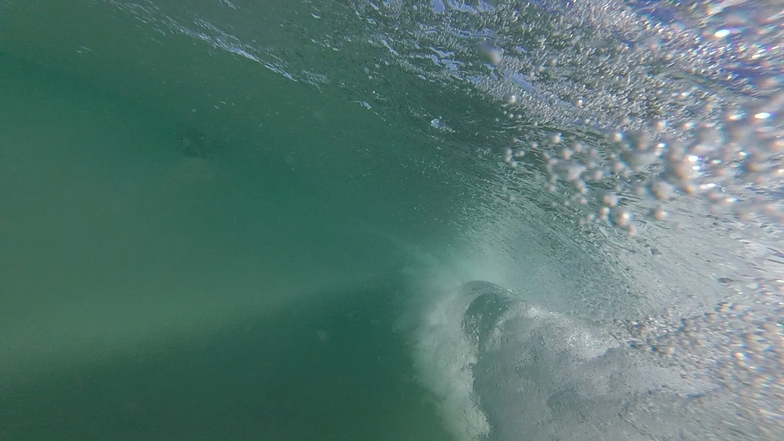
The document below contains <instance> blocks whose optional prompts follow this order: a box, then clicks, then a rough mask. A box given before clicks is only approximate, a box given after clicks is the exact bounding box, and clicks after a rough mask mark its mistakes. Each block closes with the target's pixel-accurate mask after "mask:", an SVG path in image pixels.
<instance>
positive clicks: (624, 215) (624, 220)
mask: <svg viewBox="0 0 784 441" xmlns="http://www.w3.org/2000/svg"><path fill="white" fill-rule="evenodd" d="M611 219H612V222H613V224H615V226H617V227H626V226H628V225H629V223H630V222H631V220H632V215H631V213H629V212H628V211H627V210H625V209H623V208H616V209H614V210H612V213H611Z"/></svg>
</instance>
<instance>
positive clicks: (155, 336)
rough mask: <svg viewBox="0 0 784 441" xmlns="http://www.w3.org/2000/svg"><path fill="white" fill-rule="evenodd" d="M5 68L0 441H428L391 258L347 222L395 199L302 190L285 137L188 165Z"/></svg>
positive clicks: (163, 128) (23, 70)
mask: <svg viewBox="0 0 784 441" xmlns="http://www.w3.org/2000/svg"><path fill="white" fill-rule="evenodd" d="M1 66H2V67H0V69H1V71H2V75H0V78H2V100H3V105H2V112H1V113H0V127H2V128H3V129H2V139H0V146H2V150H1V151H2V162H0V188H1V189H2V190H0V197H1V199H2V209H1V210H0V212H1V213H2V215H1V216H0V219H2V220H1V221H0V222H1V223H2V230H3V234H2V237H3V239H2V246H1V247H0V262H2V265H0V292H2V293H3V295H2V297H0V332H2V336H3V340H2V341H3V345H2V358H1V359H0V388H2V389H1V390H2V394H0V421H1V423H0V436H2V439H13V440H22V439H30V440H34V439H183V440H185V439H292V440H294V439H407V438H406V437H411V436H414V437H416V438H419V439H425V438H426V439H444V434H443V432H442V429H440V425H439V423H438V421H437V419H436V416H435V413H434V410H433V407H432V404H431V403H430V402H429V401H428V399H427V395H426V394H425V393H424V392H423V390H421V388H420V386H418V385H417V384H415V382H413V381H412V378H413V373H412V372H411V370H412V368H411V366H410V363H409V362H408V356H407V354H406V352H405V347H404V344H403V341H402V340H401V338H400V336H399V335H397V334H395V333H394V332H393V328H394V326H393V322H394V320H395V319H396V317H395V314H397V312H395V311H396V309H395V305H394V304H393V302H394V301H395V299H396V298H397V296H396V293H398V292H399V291H400V290H401V289H402V287H401V286H400V284H399V282H395V279H393V278H392V277H391V276H393V275H394V274H395V273H396V271H397V269H398V268H397V266H398V265H399V264H400V261H401V256H400V254H399V253H398V252H397V251H396V250H395V249H393V248H392V247H391V246H390V245H388V244H386V245H385V244H384V243H383V241H381V240H379V239H378V238H376V237H372V236H371V234H370V233H362V232H361V231H358V229H357V225H362V224H360V223H356V224H355V225H353V226H352V225H350V224H349V223H347V220H350V219H353V218H357V219H361V218H362V217H363V216H364V217H365V219H367V218H368V216H370V219H373V218H372V216H373V215H374V214H368V213H367V211H366V210H367V206H356V205H355V204H356V198H357V196H356V195H352V194H350V192H351V191H352V189H353V191H357V192H359V193H360V195H361V197H365V198H370V199H372V198H374V197H385V196H388V197H396V196H395V195H383V192H384V190H383V189H380V190H379V189H376V190H375V191H379V192H381V193H382V195H374V194H372V192H370V191H368V192H363V191H362V189H361V185H359V184H358V185H356V186H350V187H344V186H343V185H345V184H343V183H342V182H343V180H345V179H351V177H348V176H336V177H335V179H334V180H323V181H321V182H322V185H317V182H319V181H318V180H319V179H323V178H320V177H319V176H318V172H315V173H312V169H311V168H312V167H313V166H312V165H303V164H301V163H300V162H298V161H288V162H287V161H286V160H285V157H284V158H281V155H282V154H281V153H280V152H287V151H291V150H298V149H300V148H301V145H302V143H311V142H315V141H316V139H314V138H311V137H309V136H308V135H306V134H303V133H301V132H298V133H297V134H296V136H294V135H291V136H289V137H288V138H282V139H281V138H279V137H278V138H275V137H273V138H274V139H275V141H272V140H271V139H269V138H264V139H259V140H258V143H259V144H260V145H263V146H265V148H266V149H267V150H272V153H269V151H267V152H264V151H262V150H258V151H257V150H255V149H245V150H243V149H242V148H234V145H232V144H231V142H230V141H223V140H222V141H220V144H221V154H220V155H219V156H217V157H215V158H200V157H188V156H187V155H185V154H183V152H182V149H183V147H182V143H181V142H179V141H178V136H179V135H178V130H180V127H179V126H180V125H181V123H179V122H174V121H173V120H170V119H169V118H167V117H166V116H163V115H161V114H160V113H156V112H155V110H152V109H150V108H148V107H145V106H143V105H139V104H135V103H132V102H129V101H127V100H126V99H123V98H121V97H120V96H118V95H115V94H112V93H110V92H106V91H103V90H100V89H95V88H93V87H91V86H90V85H88V84H85V83H83V82H80V81H78V80H75V79H73V78H71V77H68V76H65V75H62V74H59V73H56V72H53V71H50V70H46V69H43V68H40V67H38V66H33V65H31V64H29V63H27V62H24V61H20V60H19V59H16V58H13V57H10V56H7V55H4V56H2V63H1ZM337 129H339V127H338V128H337ZM312 130H313V129H312ZM327 130H328V128H322V129H321V131H320V133H319V136H330V135H332V136H339V135H338V134H336V133H334V132H328V131H327ZM287 143H288V144H287ZM320 145H321V147H320V148H321V149H337V148H339V147H340V146H338V145H330V144H325V143H323V142H322V143H320ZM344 147H345V146H344ZM283 155H284V156H285V153H284V154H283ZM357 173H358V174H361V173H363V172H362V171H361V170H360V171H358V172H357ZM314 175H315V176H314ZM354 179H355V180H356V181H357V182H358V183H361V182H362V181H361V180H362V177H361V176H357V177H356V178H354ZM325 185H326V186H330V187H326V186H325ZM397 196H398V197H399V196H400V195H399V194H398V195H397ZM360 205H362V204H360ZM371 206H372V205H371ZM375 215H378V214H377V213H376V214H375ZM397 306H398V308H399V305H397Z"/></svg>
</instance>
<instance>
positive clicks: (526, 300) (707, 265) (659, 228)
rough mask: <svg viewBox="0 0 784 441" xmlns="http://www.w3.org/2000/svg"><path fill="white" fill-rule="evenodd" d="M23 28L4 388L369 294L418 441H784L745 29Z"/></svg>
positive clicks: (421, 19)
mask: <svg viewBox="0 0 784 441" xmlns="http://www.w3.org/2000/svg"><path fill="white" fill-rule="evenodd" d="M49 3H51V4H46V5H43V2H25V1H21V0H0V12H1V13H0V56H2V58H0V60H5V61H7V62H4V63H3V68H7V69H8V70H9V72H10V71H11V70H14V69H16V70H15V71H14V72H15V73H13V74H11V73H9V74H8V75H7V76H5V75H4V76H3V78H7V79H10V78H14V80H13V81H15V84H23V85H24V88H22V86H20V88H19V89H18V90H17V91H16V92H15V94H13V95H12V94H8V95H7V96H5V97H0V99H5V100H6V101H7V103H8V105H5V106H3V108H5V109H28V110H25V111H22V110H20V111H18V112H17V111H13V112H12V111H7V112H5V113H0V116H1V117H3V118H5V119H3V120H2V121H5V122H6V124H7V126H8V127H19V128H20V129H19V130H18V132H12V131H9V132H8V133H7V134H6V135H0V136H7V138H6V142H3V143H0V149H4V150H0V154H2V155H4V156H2V157H3V158H6V159H8V160H7V161H5V162H4V163H2V164H0V171H2V173H0V184H2V185H0V196H3V197H2V198H0V199H1V200H2V202H0V204H4V205H0V208H4V209H3V210H0V213H10V214H7V215H5V214H3V215H2V216H3V217H0V228H8V229H9V230H8V231H9V233H8V234H7V235H6V236H7V237H14V238H16V239H14V240H10V239H9V240H8V242H7V243H6V245H7V246H6V247H5V248H2V247H0V262H10V263H13V265H11V264H10V263H9V264H8V265H3V267H5V268H9V269H6V270H3V271H5V272H0V290H3V292H13V293H16V294H17V295H16V296H8V298H7V299H0V302H5V303H0V319H2V323H3V325H2V326H0V331H2V332H4V333H3V334H0V337H2V338H4V339H5V340H4V341H0V342H2V343H3V344H0V348H5V349H4V351H5V352H0V374H2V376H3V377H4V378H14V379H16V378H28V377H29V378H33V377H34V375H32V374H29V375H28V372H31V371H35V370H36V369H38V370H39V371H41V372H45V371H46V367H45V366H49V365H56V366H59V365H60V364H68V365H69V366H70V365H75V366H81V365H82V364H90V363H91V361H90V360H105V358H104V356H106V357H109V355H111V357H120V359H122V358H121V357H122V356H123V354H134V351H137V350H139V351H141V350H142V349H139V348H147V347H148V346H150V347H151V346H154V345H159V346H156V347H160V345H165V344H174V343H172V342H177V341H180V339H185V337H182V336H183V335H185V336H193V335H204V334H209V333H211V332H213V331H214V330H216V329H223V328H222V327H224V326H229V324H232V323H236V322H239V321H240V320H249V317H251V318H253V317H258V316H261V315H262V313H264V314H268V313H269V314H272V313H271V312H269V311H280V314H282V315H285V314H286V313H287V312H291V311H295V310H298V309H297V308H300V307H301V305H302V304H308V305H320V303H319V302H321V301H325V302H326V301H327V300H325V299H329V298H332V297H340V295H339V294H334V293H335V292H340V291H341V289H347V287H352V288H354V287H358V288H356V291H359V292H362V291H363V290H364V289H365V287H366V286H367V284H369V283H371V282H369V280H372V281H374V283H375V281H377V280H387V279H391V280H394V283H391V285H393V286H394V289H391V288H390V292H389V293H388V295H386V296H385V295H379V296H378V298H386V297H389V298H393V299H394V301H393V302H392V303H394V306H389V305H384V306H383V307H382V306H378V307H377V308H375V309H384V310H385V311H386V310H387V309H394V310H393V311H391V312H390V314H391V315H394V316H395V320H391V321H394V322H395V323H397V327H394V326H392V325H390V326H389V328H390V329H388V330H389V331H390V332H392V331H391V329H392V328H393V327H394V328H395V329H397V330H398V331H400V332H399V333H397V334H395V336H396V337H395V338H396V339H397V340H396V341H400V342H405V343H406V344H407V345H408V346H407V349H408V354H407V358H406V359H405V362H403V361H400V360H397V361H396V363H399V364H400V365H406V366H411V369H412V370H413V371H414V372H413V373H411V376H413V377H416V379H417V384H418V385H420V386H422V388H424V390H425V392H423V393H425V394H426V395H427V397H428V399H429V400H432V401H433V402H434V407H435V408H436V409H437V413H438V416H439V418H440V419H439V422H438V424H439V425H440V427H443V428H445V430H446V431H447V432H448V434H447V435H443V434H442V436H443V438H444V439H458V440H460V441H478V440H499V441H501V440H503V441H506V440H523V439H524V440H552V439H563V440H571V439H574V440H578V439H579V440H594V439H595V440H616V439H617V440H653V439H694V440H702V439H755V440H764V439H781V438H782V437H784V434H782V429H781V427H782V421H784V410H783V409H784V390H783V389H782V378H781V373H782V372H784V337H783V336H784V323H782V317H784V310H783V309H782V305H784V285H783V284H782V279H783V278H784V250H782V248H781V243H782V242H781V240H782V233H783V232H784V231H783V229H782V226H783V225H784V207H783V206H782V200H783V199H784V198H783V196H784V138H783V137H784V116H783V115H784V112H782V110H784V94H782V84H784V14H783V13H782V11H781V6H780V5H779V4H778V3H777V2H772V1H771V2H765V1H713V0H702V1H697V0H692V1H685V2H683V1H669V0H661V1H648V0H624V1H621V0H584V1H560V0H535V1H501V0H476V1H462V0H421V1H402V0H378V1H375V0H352V1H337V0H335V1H329V0H327V1H310V0H302V1H289V0H270V1H256V0H214V1H180V0H136V1H131V0H100V1H88V0H81V1H73V2H49ZM60 3H62V4H60ZM65 3H68V4H65ZM9 66H22V67H18V68H17V67H13V68H12V67H9ZM29 66H38V67H42V68H45V69H47V72H55V73H56V74H57V75H59V76H61V78H62V79H60V80H53V81H50V82H49V83H47V84H48V86H47V88H44V87H38V86H36V84H38V83H35V82H36V81H39V80H38V79H36V78H38V76H36V75H38V74H36V75H33V74H29V73H28V70H26V69H28V67H29ZM30 69H31V70H30V71H29V72H32V68H30ZM53 75H54V74H53ZM39 76H43V75H39ZM58 78H60V77H58ZM6 81H9V83H10V81H11V80H6ZM41 82H42V83H43V80H41ZM76 83H78V84H81V85H82V86H79V87H83V86H84V85H85V84H86V85H89V87H87V86H84V87H86V88H88V89H90V90H91V92H90V94H92V95H90V96H92V97H93V101H89V103H88V101H86V100H83V101H79V98H74V97H72V96H71V95H69V93H71V92H73V93H74V94H77V95H78V93H77V92H74V91H75V90H76V89H78V87H76V86H74V84H76ZM9 90H10V89H9ZM42 90H47V91H48V92H46V93H44V92H41V91H42ZM85 94H87V92H85ZM104 94H106V96H109V95H110V96H111V97H114V98H113V99H116V100H117V101H116V103H122V105H119V104H116V103H115V105H113V106H110V105H108V104H106V103H105V102H104V101H102V100H104V98H106V97H105V96H104ZM74 96H76V95H74ZM27 97H45V98H46V99H48V100H52V101H51V102H50V101H46V103H45V104H44V101H41V102H40V103H39V104H40V106H39V107H26V106H35V104H36V102H37V101H36V100H31V99H28V98H27ZM43 99H44V98H42V100H43ZM106 99H108V98H106ZM74 103H82V104H74ZM84 103H88V104H84ZM105 104H106V105H105ZM120 108H121V109H122V110H119V109H120ZM30 109H33V110H30ZM47 109H48V110H47ZM96 109H99V110H96ZM47 112H49V113H47ZM123 112H130V113H123ZM28 114H29V115H35V116H33V117H25V115H28ZM54 114H57V115H63V114H67V115H69V116H71V117H73V118H74V120H73V121H72V120H67V119H62V120H58V121H60V123H58V124H55V123H54V121H55V120H57V119H56V118H55V116H56V115H55V116H52V115H54ZM90 115H92V117H94V119H92V120H91V121H92V125H90V123H88V122H83V124H82V123H79V124H76V123H75V122H74V121H76V119H78V118H82V117H84V118H88V116H90ZM96 115H98V116H96ZM112 115H125V116H123V118H124V119H122V120H119V121H118V120H114V119H111V118H112ZM129 115H130V116H129ZM102 118H103V119H102ZM118 118H119V117H118ZM141 120H144V121H146V122H145V124H146V125H145V126H144V127H143V128H140V127H139V125H140V124H141V123H137V122H134V121H141ZM31 121H35V122H36V123H38V124H39V125H38V126H36V125H33V124H32V123H30V122H31ZM47 121H51V123H50V124H46V122H47ZM79 121H82V120H79ZM85 121H86V119H85ZM25 124H28V125H27V126H25ZM21 127H28V129H27V132H24V131H23V129H21ZM42 127H43V128H42ZM75 127H79V129H77V128H75ZM45 128H48V130H50V131H49V132H45ZM99 128H100V129H101V130H98V129H99ZM109 128H112V130H113V131H112V130H109ZM103 129H106V130H107V131H106V132H104V131H103ZM42 133H48V135H47V136H46V137H43V135H42V137H41V138H40V139H41V140H40V142H39V141H36V142H38V144H37V145H39V147H40V148H39V149H37V150H36V149H29V150H28V149H26V148H15V147H12V146H18V145H26V144H25V143H26V142H27V143H32V142H33V141H31V140H37V139H39V138H37V137H35V136H33V135H39V134H42ZM117 133H122V135H118V134H117ZM129 133H136V135H135V136H136V137H135V138H133V140H134V141H133V142H131V141H127V142H126V143H125V144H122V145H121V148H120V147H118V149H124V150H122V152H125V153H122V152H120V153H118V152H119V150H117V151H115V150H111V149H107V148H103V146H104V144H105V143H109V144H110V142H109V141H107V140H113V141H112V142H115V143H119V141H117V140H118V139H126V137H128V138H127V139H131V135H129ZM0 140H2V138H0ZM26 140H27V141H26ZM61 143H62V144H63V145H62V146H61V145H60V144H61ZM119 144H121V143H119ZM86 145H91V146H92V149H88V148H86V147H85V148H84V149H80V147H79V146H86ZM139 146H142V147H139ZM25 151H29V152H31V153H29V154H30V155H31V156H33V157H35V158H42V159H40V160H38V161H29V160H28V159H27V156H25V154H24V153H23V152H25ZM128 152H132V153H128ZM91 158H92V159H91ZM95 158H100V159H95ZM129 158H133V160H132V161H131V160H129ZM91 161H93V162H94V163H93V162H91ZM98 163H100V164H98ZM69 167H70V168H69ZM80 167H81V168H80ZM51 176H55V177H56V179H55V178H52V179H50V177H51ZM79 176H87V177H90V179H87V178H85V180H84V182H83V181H80V180H79V179H78V177H79ZM107 176H109V177H107ZM47 183H49V184H51V185H49V186H46V185H47ZM52 194H53V195H57V196H56V197H54V196H53V197H48V196H46V195H52ZM20 195H24V197H21V196H20ZM31 207H34V208H31ZM107 207H108V208H107ZM52 213H57V214H58V215H57V216H54V215H52ZM107 213H108V214H107ZM33 220H34V222H33ZM25 228H29V230H25ZM96 235H99V236H98V237H97V238H96ZM169 243H174V245H172V246H171V247H162V245H161V244H169ZM78 250H81V251H80V252H76V251H78ZM75 256H76V257H75ZM118 256H119V257H118ZM11 268H13V270H12V269H11ZM85 268H88V269H90V268H91V269H92V270H91V271H92V272H90V271H84V269H85ZM121 270H125V271H127V272H121ZM83 274H88V275H84V276H83V277H82V276H79V277H76V276H75V275H83ZM3 283H4V284H5V285H3ZM68 290H71V291H68ZM350 291H352V292H353V290H350ZM40 293H51V294H48V295H49V296H50V297H47V296H46V295H41V294H40ZM69 293H70V294H69ZM90 293H104V294H90ZM101 295H105V296H106V297H105V298H103V297H100V296H101ZM26 299H30V300H26ZM373 309H374V308H367V309H366V311H367V310H369V311H372V310H373ZM363 310H365V309H363ZM85 311H91V312H89V313H87V312H85ZM149 311H154V313H150V312H149ZM119 316H121V317H122V320H114V319H104V317H119ZM336 316H340V317H343V315H340V314H336ZM347 316H349V315H347ZM324 317H330V313H328V312H324ZM325 320H326V319H325ZM384 323H386V322H384ZM215 332H217V331H215ZM314 332H315V330H314ZM362 332H363V331H362V330H354V333H355V334H362ZM293 333H294V332H293V331H292V334H293ZM271 334H274V333H271ZM338 334H340V333H339V332H338ZM317 335H318V338H319V341H321V342H324V343H326V342H328V341H334V340H335V338H333V337H330V336H331V335H332V334H330V333H329V332H326V331H323V330H319V333H318V334H317ZM270 338H272V337H270ZM265 341H266V340H265ZM153 343H154V344H153ZM347 346H349V345H347ZM281 351H282V352H285V351H284V350H283V349H281ZM309 351H310V349H309ZM303 352H306V351H303ZM311 352H312V351H311ZM107 354H109V355H107ZM287 354H288V353H287ZM99 355H100V357H99ZM356 356H357V357H359V358H361V357H363V356H366V357H368V358H367V359H368V360H376V359H378V360H380V359H381V358H380V357H377V356H375V355H373V356H370V355H367V354H365V355H361V354H360V353H359V351H358V353H357V355H356ZM111 357H110V358H111ZM63 359H65V360H67V363H66V362H63V361H62V360H63ZM53 360H54V361H53ZM297 360H298V359H297ZM363 360H364V359H363ZM61 362H62V363H61ZM101 362H103V361H101ZM95 363H98V362H97V361H96V362H95ZM118 363H120V362H118ZM98 364H100V363H98ZM315 364H318V363H315V362H314V365H315ZM368 364H370V362H368ZM393 364H394V363H393ZM304 365H307V363H300V364H298V365H297V366H304ZM346 365H347V366H349V365H351V363H348V362H347V363H346ZM42 366H43V367H42ZM395 366H397V364H395ZM270 369H272V368H270ZM314 369H315V368H314ZM401 369H402V368H401ZM377 370H378V371H380V368H378V369H377ZM374 372H375V371H374ZM312 373H313V372H311V371H308V372H306V373H300V374H298V375H301V376H302V377H303V378H306V377H307V376H308V375H311V374H312ZM42 375H43V374H42ZM363 375H365V374H362V375H356V376H355V377H357V378H365V377H364V376H363ZM249 376H250V374H249ZM367 376H368V377H372V375H370V374H367ZM319 378H321V377H319ZM337 378H339V379H344V378H346V376H345V375H343V376H340V377H337ZM29 381H31V382H33V383H34V382H35V381H34V380H29ZM336 381H337V380H336ZM341 381H342V380H341ZM9 383H13V384H15V383H16V380H14V381H10V382H9ZM264 385H265V387H266V383H264ZM2 386H3V384H2V383H0V387H2ZM259 387H262V386H259ZM292 387H293V386H292ZM364 387H366V388H367V387H369V386H367V385H364ZM412 394H414V393H413V392H412ZM33 395H34V394H33ZM33 395H31V396H33ZM272 395H274V394H273V393H269V396H272ZM283 395H285V394H283ZM281 400H282V401H284V402H288V401H286V399H281ZM411 400H412V401H416V400H414V399H411ZM251 401H252V400H251ZM422 401H427V400H422ZM7 403H11V404H8V406H10V408H22V406H21V405H16V404H14V403H13V402H10V401H9V402H7ZM7 403H6V404H7ZM0 404H2V402H0ZM270 406H271V405H270ZM131 407H133V406H131ZM325 407H329V406H325ZM292 408H293V407H292ZM401 408H405V406H401ZM265 409H267V408H265ZM351 409H353V410H352V412H359V411H360V410H362V409H359V408H351ZM267 410H268V409H267ZM267 410H265V412H266V411H267ZM400 412H401V413H400V414H401V415H402V414H403V413H402V412H403V411H402V410H401V411H400ZM423 412H424V411H423ZM273 413H274V412H273ZM292 413H293V414H296V412H293V411H292ZM316 414H317V412H316ZM406 415H409V414H406ZM415 416H416V415H413V416H409V417H410V418H414V417H415ZM19 418H20V420H19V421H22V420H23V419H24V417H19ZM339 419H340V418H338V417H335V418H332V419H330V421H335V420H339ZM324 424H325V426H324V427H328V426H329V424H332V423H331V422H330V423H329V424H327V423H324ZM22 426H23V424H22V423H19V425H18V427H22ZM109 426H111V425H109ZM329 427H331V426H329ZM20 430H21V429H20ZM270 430H271V429H270ZM325 430H326V429H325ZM345 430H350V429H345ZM273 432H274V431H270V432H268V433H267V434H266V435H265V436H266V437H267V438H264V439H284V438H281V437H277V438H276V436H277V435H276V433H277V434H279V433H278V432H274V433H273ZM15 433H16V432H15ZM19 433H21V432H19ZM218 433H221V431H218ZM346 433H349V432H346ZM352 433H353V432H352ZM427 433H430V432H427ZM1 435H2V432H1V431H0V436H1ZM148 435H149V434H146V435H144V436H143V437H147V438H149V436H148ZM344 435H345V434H344ZM303 436H304V435H303ZM308 436H310V437H311V438H312V439H317V437H318V435H317V434H310V435H308ZM336 436H337V435H336ZM365 436H366V438H367V436H369V435H367V434H365ZM409 436H411V437H414V438H416V437H417V436H419V437H423V438H427V439H437V437H432V438H428V435H427V434H426V432H425V431H424V430H423V432H422V433H418V434H409ZM346 437H348V438H351V437H350V436H344V437H343V438H346ZM305 438H307V436H305ZM360 438H361V437H360ZM149 439H152V438H149ZM371 439H372V438H371Z"/></svg>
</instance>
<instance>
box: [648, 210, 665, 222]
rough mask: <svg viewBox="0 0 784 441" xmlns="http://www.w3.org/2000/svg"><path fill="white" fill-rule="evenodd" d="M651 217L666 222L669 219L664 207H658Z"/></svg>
mask: <svg viewBox="0 0 784 441" xmlns="http://www.w3.org/2000/svg"><path fill="white" fill-rule="evenodd" d="M650 216H651V217H652V218H653V219H656V220H658V221H661V220H664V219H665V218H666V217H667V212H666V211H664V208H663V207H656V208H654V209H653V210H651V213H650Z"/></svg>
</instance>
